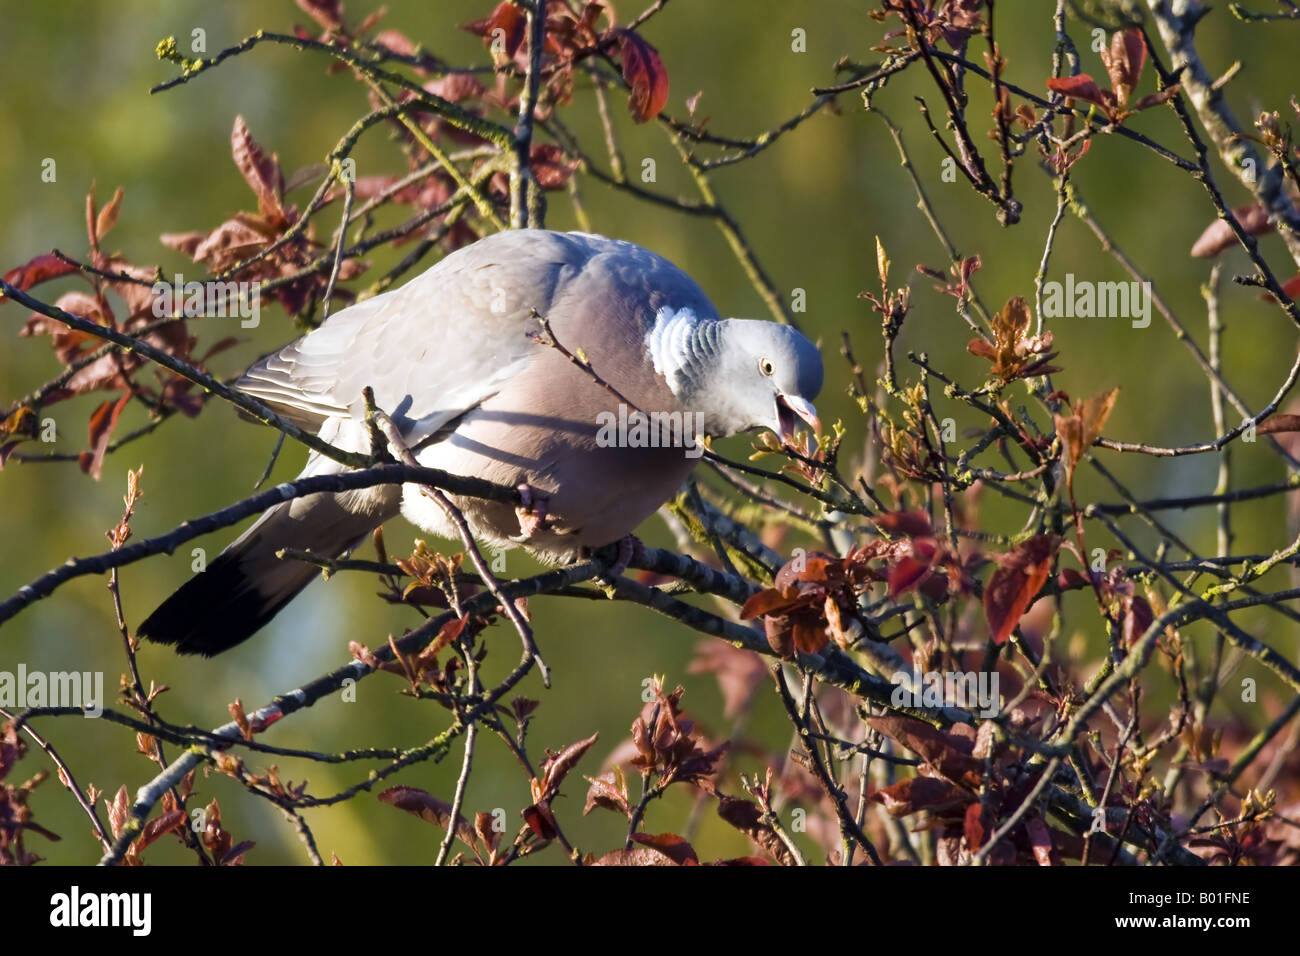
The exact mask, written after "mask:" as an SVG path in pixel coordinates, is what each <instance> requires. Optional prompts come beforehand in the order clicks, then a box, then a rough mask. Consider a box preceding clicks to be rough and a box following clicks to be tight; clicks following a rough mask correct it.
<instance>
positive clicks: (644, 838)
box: [632, 833, 700, 866]
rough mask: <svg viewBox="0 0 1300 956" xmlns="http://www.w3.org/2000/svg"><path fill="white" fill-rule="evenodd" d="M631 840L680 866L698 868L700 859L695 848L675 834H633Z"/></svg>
mask: <svg viewBox="0 0 1300 956" xmlns="http://www.w3.org/2000/svg"><path fill="white" fill-rule="evenodd" d="M632 839H633V840H635V841H636V842H637V843H640V844H641V845H642V846H648V847H652V848H653V849H656V850H658V851H659V852H660V853H662V854H663V855H664V856H666V857H668V858H669V859H670V860H672V861H673V862H674V863H677V864H678V865H680V866H699V865H700V858H699V857H698V856H696V855H695V848H694V847H692V846H691V845H690V844H689V843H687V842H686V840H684V839H683V838H682V837H679V836H678V835H677V834H676V833H659V834H650V833H633V834H632Z"/></svg>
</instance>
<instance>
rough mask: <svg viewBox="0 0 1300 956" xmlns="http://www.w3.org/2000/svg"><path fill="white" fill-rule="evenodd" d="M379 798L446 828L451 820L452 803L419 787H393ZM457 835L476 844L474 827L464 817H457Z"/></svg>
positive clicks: (427, 821)
mask: <svg viewBox="0 0 1300 956" xmlns="http://www.w3.org/2000/svg"><path fill="white" fill-rule="evenodd" d="M379 800H380V802H381V803H386V804H388V805H389V806H390V807H397V809H399V810H405V811H406V812H407V813H411V814H414V815H415V816H417V817H419V818H420V819H421V820H424V821H425V822H426V823H432V824H433V825H434V826H436V827H441V828H442V829H444V830H445V829H447V826H448V824H449V823H450V822H451V804H449V803H445V802H444V801H442V800H439V799H438V798H437V797H435V796H434V795H433V794H431V793H428V792H427V791H424V790H421V789H419V788H418V787H391V788H389V789H388V790H385V791H384V792H383V793H381V794H380V795H379ZM456 836H457V837H458V838H459V839H460V841H461V842H462V843H464V844H465V845H466V846H469V847H472V846H474V827H473V825H472V824H470V822H469V821H468V820H466V819H465V818H464V817H457V818H456Z"/></svg>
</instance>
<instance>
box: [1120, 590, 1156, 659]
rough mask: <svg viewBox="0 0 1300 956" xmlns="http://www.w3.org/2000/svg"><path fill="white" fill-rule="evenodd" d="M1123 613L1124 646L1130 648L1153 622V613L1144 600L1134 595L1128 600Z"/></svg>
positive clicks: (1154, 617)
mask: <svg viewBox="0 0 1300 956" xmlns="http://www.w3.org/2000/svg"><path fill="white" fill-rule="evenodd" d="M1125 604H1126V605H1127V607H1126V609H1125V613H1124V646H1125V647H1128V648H1132V647H1133V645H1134V644H1136V643H1137V642H1138V639H1139V638H1141V637H1142V635H1143V634H1145V633H1146V632H1147V628H1149V627H1150V626H1151V624H1152V623H1153V622H1154V621H1155V619H1156V616H1155V612H1153V611H1152V610H1151V605H1150V603H1149V602H1148V601H1147V599H1146V598H1144V597H1142V596H1141V595H1138V594H1135V595H1133V596H1132V597H1131V598H1129V599H1128V600H1127V601H1126V602H1125Z"/></svg>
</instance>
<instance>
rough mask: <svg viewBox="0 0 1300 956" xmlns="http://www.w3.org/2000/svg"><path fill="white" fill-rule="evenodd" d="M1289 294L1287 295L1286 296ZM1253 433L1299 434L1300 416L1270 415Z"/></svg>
mask: <svg viewBox="0 0 1300 956" xmlns="http://www.w3.org/2000/svg"><path fill="white" fill-rule="evenodd" d="M1291 281H1292V282H1295V281H1296V280H1295V279H1292V280H1291ZM1288 285H1290V283H1288ZM1283 291H1286V287H1285V286H1283ZM1290 294H1291V293H1289V292H1288V293H1287V295H1290ZM1255 431H1256V432H1258V433H1259V434H1261V435H1271V434H1274V433H1275V432H1300V415H1294V414H1290V413H1286V414H1280V415H1270V416H1269V417H1268V418H1266V419H1264V420H1263V421H1262V422H1260V423H1259V424H1258V425H1256V426H1255Z"/></svg>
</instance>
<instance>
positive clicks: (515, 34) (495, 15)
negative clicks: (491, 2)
mask: <svg viewBox="0 0 1300 956" xmlns="http://www.w3.org/2000/svg"><path fill="white" fill-rule="evenodd" d="M527 23H528V18H527V16H526V15H525V14H524V11H523V10H522V9H521V8H519V7H517V6H515V5H514V4H513V3H511V2H510V0H502V2H501V3H498V4H497V5H496V8H495V9H494V10H493V11H492V12H491V13H490V14H488V15H487V17H486V18H485V19H483V20H475V21H474V22H473V23H467V24H465V25H464V26H463V27H461V29H462V30H467V31H468V32H470V33H473V34H475V35H476V36H481V37H482V38H483V41H484V44H485V45H486V46H488V47H491V46H492V44H493V42H494V41H495V40H496V39H497V37H503V38H504V40H505V54H506V56H507V57H508V58H513V57H514V55H515V52H516V51H517V50H518V49H519V47H520V45H521V44H522V43H523V42H524V28H525V26H527ZM498 30H500V31H502V32H501V33H499V34H498V33H497V32H496V31H498ZM494 34H495V35H494Z"/></svg>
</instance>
